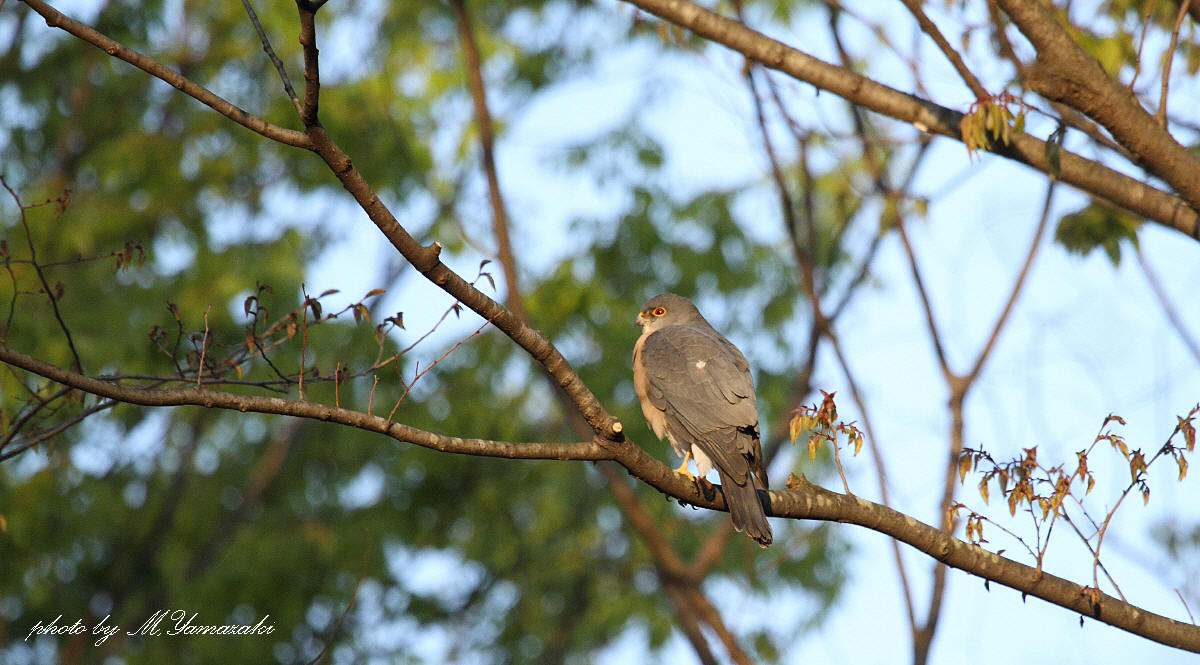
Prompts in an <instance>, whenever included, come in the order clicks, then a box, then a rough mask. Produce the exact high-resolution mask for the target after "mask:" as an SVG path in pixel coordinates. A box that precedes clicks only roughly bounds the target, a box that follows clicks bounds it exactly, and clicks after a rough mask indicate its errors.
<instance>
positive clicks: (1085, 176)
mask: <svg viewBox="0 0 1200 665" xmlns="http://www.w3.org/2000/svg"><path fill="white" fill-rule="evenodd" d="M626 1H627V2H629V3H631V4H633V5H635V6H637V7H640V8H641V9H644V10H646V11H647V12H650V13H651V14H654V15H655V16H658V17H660V18H662V19H664V20H666V21H669V22H671V23H674V24H676V25H680V26H682V27H685V28H687V29H689V30H691V31H692V32H694V33H696V34H698V35H700V36H702V37H705V38H707V39H711V40H712V41H714V42H716V43H718V44H721V45H723V46H726V47H728V48H730V49H732V50H734V51H737V52H738V53H741V54H743V55H745V56H746V57H748V58H750V59H751V60H755V61H757V62H761V63H762V64H764V65H766V66H767V67H770V68H771V69H775V70H778V71H780V72H783V73H784V74H787V75H788V76H791V77H792V78H795V79H797V80H800V81H804V82H806V83H810V84H812V85H813V86H815V87H817V88H820V89H821V90H827V91H829V92H832V93H833V94H835V95H838V96H839V97H843V98H845V99H846V100H847V101H849V102H851V103H853V104H856V105H859V106H862V107H864V108H867V109H870V110H872V111H875V112H876V113H880V114H882V115H886V116H889V117H892V118H895V119H897V120H901V121H904V122H907V123H910V124H912V125H913V126H915V127H917V128H918V129H920V130H921V131H926V132H930V133H933V134H938V135H941V136H946V137H949V138H952V139H955V140H957V141H961V140H962V134H961V132H960V130H959V123H960V121H961V120H962V116H963V114H961V113H959V112H957V111H953V110H951V109H948V108H945V107H943V106H939V105H937V104H935V103H933V102H931V101H929V100H925V99H921V98H919V97H916V96H913V95H910V94H908V93H904V92H901V91H899V90H896V89H895V88H891V87H888V86H886V85H883V84H882V83H879V82H878V81H875V80H872V79H869V78H866V77H864V76H861V75H859V74H856V73H854V72H850V71H847V70H846V69H844V68H842V67H838V66H835V65H832V64H829V63H827V62H824V61H822V60H819V59H817V58H814V57H812V56H810V55H808V54H807V53H804V52H802V51H799V50H797V49H795V48H792V47H790V46H788V45H786V44H784V43H782V42H780V41H777V40H775V39H771V38H770V37H767V36H766V35H763V34H762V33H760V32H757V31H755V30H752V29H750V28H748V27H746V26H745V25H742V24H741V23H738V22H737V21H734V20H732V19H730V18H727V17H724V16H721V15H720V14H717V13H715V12H712V11H710V10H708V9H705V8H703V7H701V6H699V5H697V4H695V3H693V2H688V1H687V0H626ZM997 143H1000V142H997ZM992 152H993V153H995V154H997V155H1000V156H1003V157H1007V158H1009V159H1012V160H1014V161H1017V162H1020V163H1022V164H1026V165H1028V166H1031V167H1033V168H1035V169H1037V170H1039V171H1042V172H1045V173H1051V172H1052V171H1053V168H1052V166H1051V164H1050V159H1049V158H1048V157H1047V143H1046V141H1043V140H1041V139H1038V138H1036V137H1034V136H1032V135H1030V134H1025V133H1017V134H1014V135H1013V136H1012V138H1011V141H1010V143H1009V144H1008V145H1007V146H1006V145H1003V144H1002V143H1000V144H999V145H997V146H995V147H994V148H993V150H992ZM1058 154H1059V156H1060V160H1059V169H1058V176H1059V178H1060V179H1061V180H1062V181H1064V182H1066V183H1068V184H1070V185H1073V186H1075V187H1077V188H1079V189H1081V190H1083V191H1085V192H1089V193H1091V194H1093V195H1095V196H1098V197H1100V198H1103V199H1106V200H1108V201H1111V202H1112V203H1113V204H1115V205H1117V206H1120V207H1123V208H1125V209H1126V210H1129V211H1131V212H1133V213H1135V214H1138V215H1141V216H1143V217H1146V218H1147V219H1151V220H1153V221H1155V222H1157V223H1159V224H1163V225H1165V226H1168V227H1170V228H1173V229H1175V230H1177V231H1180V232H1182V233H1185V234H1187V235H1189V236H1191V237H1193V238H1195V239H1197V240H1200V214H1197V212H1196V211H1195V210H1194V209H1192V208H1191V207H1190V206H1189V203H1188V201H1185V200H1184V199H1181V198H1179V197H1178V196H1174V195H1172V194H1170V193H1168V192H1164V191H1162V190H1160V189H1157V188H1155V187H1152V186H1150V185H1147V184H1146V183H1143V182H1141V181H1139V180H1136V179H1134V178H1131V177H1129V176H1127V175H1124V174H1122V173H1120V172H1118V171H1116V170H1114V169H1111V168H1108V167H1107V166H1104V165H1103V164H1100V163H1099V162H1095V161H1093V160H1090V159H1085V158H1083V157H1081V156H1079V155H1077V154H1075V153H1072V152H1069V151H1066V150H1062V151H1060V152H1059V153H1058ZM1168 182H1170V181H1169V180H1168ZM1189 200H1190V199H1189Z"/></svg>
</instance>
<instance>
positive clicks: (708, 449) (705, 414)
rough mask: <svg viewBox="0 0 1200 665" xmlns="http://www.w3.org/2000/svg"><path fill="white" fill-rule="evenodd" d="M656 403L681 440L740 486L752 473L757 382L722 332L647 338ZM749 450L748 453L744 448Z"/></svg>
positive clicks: (688, 329)
mask: <svg viewBox="0 0 1200 665" xmlns="http://www.w3.org/2000/svg"><path fill="white" fill-rule="evenodd" d="M642 363H643V365H644V367H645V370H646V375H647V383H648V387H649V395H648V397H649V398H650V401H651V402H652V403H653V404H654V406H655V407H657V408H658V409H660V410H662V411H663V412H664V415H665V416H666V419H667V425H668V427H670V428H671V430H672V431H673V433H674V434H675V436H676V438H677V439H679V440H680V442H681V443H682V442H683V441H689V442H691V443H693V444H695V445H697V446H699V448H700V449H701V450H702V451H704V453H705V454H706V455H708V456H709V458H710V459H712V460H713V463H714V464H716V465H717V467H718V469H720V470H723V471H725V472H726V473H728V474H731V475H733V476H734V477H735V480H737V481H738V483H739V484H742V483H743V479H745V478H746V475H745V474H747V473H748V472H749V465H748V460H747V459H746V456H747V455H755V454H756V453H757V451H755V450H750V449H748V448H749V446H752V445H753V442H754V439H753V438H752V437H750V436H747V435H746V434H745V432H744V431H739V430H745V429H746V428H751V427H753V426H754V425H755V424H756V423H757V422H758V412H757V408H756V406H755V399H754V382H753V379H752V378H751V376H750V370H749V367H748V366H747V364H746V361H745V358H743V357H742V355H741V353H740V352H738V351H737V349H736V348H735V347H733V345H732V344H729V342H727V341H726V340H725V339H724V338H723V337H721V336H720V335H719V334H718V333H716V331H706V330H704V329H702V328H699V327H697V326H670V327H668V328H663V329H662V330H659V331H657V332H655V333H653V334H652V335H650V336H649V337H647V338H646V342H645V345H644V347H643V349H642ZM744 448H746V449H744Z"/></svg>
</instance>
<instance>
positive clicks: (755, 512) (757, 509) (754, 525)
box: [718, 469, 773, 547]
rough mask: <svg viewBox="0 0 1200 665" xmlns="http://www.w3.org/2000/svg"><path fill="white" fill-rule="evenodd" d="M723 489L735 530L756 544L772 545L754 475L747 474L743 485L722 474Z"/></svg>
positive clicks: (769, 528) (768, 525)
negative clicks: (744, 534) (741, 532)
mask: <svg viewBox="0 0 1200 665" xmlns="http://www.w3.org/2000/svg"><path fill="white" fill-rule="evenodd" d="M718 475H720V476H721V489H723V490H724V491H725V503H726V504H727V505H728V506H729V516H730V518H732V519H733V528H734V529H736V530H738V531H744V532H745V533H746V535H747V536H750V538H751V539H752V540H754V542H756V543H758V544H759V545H762V546H763V547H766V546H767V545H770V544H771V540H772V538H773V537H772V535H771V525H770V524H767V514H766V512H764V511H763V507H762V503H761V502H760V501H759V499H758V481H757V480H756V479H755V478H754V475H753V474H747V477H746V478H745V480H744V481H743V483H742V484H738V483H737V482H735V481H734V480H733V479H732V478H730V477H728V476H726V475H725V474H724V473H720V470H719V469H718Z"/></svg>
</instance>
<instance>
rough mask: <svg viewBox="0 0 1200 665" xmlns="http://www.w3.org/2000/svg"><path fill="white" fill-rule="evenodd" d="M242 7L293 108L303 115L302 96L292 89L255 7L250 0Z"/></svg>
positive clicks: (290, 81)
mask: <svg viewBox="0 0 1200 665" xmlns="http://www.w3.org/2000/svg"><path fill="white" fill-rule="evenodd" d="M242 7H245V8H246V15H247V16H249V17H250V24H251V25H253V26H254V31H255V32H257V33H258V41H260V42H262V47H263V51H265V52H266V54H267V58H268V59H269V60H270V61H271V64H272V65H274V67H275V71H276V72H277V73H278V74H279V80H280V81H282V82H283V90H284V92H286V93H287V96H288V99H290V100H292V106H294V107H296V113H303V111H304V106H303V105H302V104H301V103H300V96H299V95H297V94H296V89H295V88H293V87H292V80H291V79H290V78H288V73H287V70H286V69H284V66H283V61H282V60H280V59H279V56H277V55H275V49H274V48H272V47H271V40H270V39H268V38H267V33H266V31H265V30H263V27H262V23H261V22H259V20H258V14H257V13H255V11H254V7H252V6H251V5H250V0H242Z"/></svg>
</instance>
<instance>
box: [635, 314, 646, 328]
mask: <svg viewBox="0 0 1200 665" xmlns="http://www.w3.org/2000/svg"><path fill="white" fill-rule="evenodd" d="M647 323H650V319H648V318H646V313H645V312H638V315H637V318H636V319H634V320H633V325H635V326H637V327H639V328H644V327H645V326H646V324H647Z"/></svg>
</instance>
